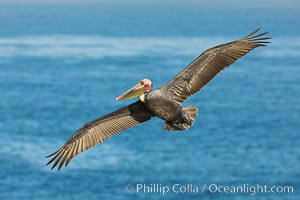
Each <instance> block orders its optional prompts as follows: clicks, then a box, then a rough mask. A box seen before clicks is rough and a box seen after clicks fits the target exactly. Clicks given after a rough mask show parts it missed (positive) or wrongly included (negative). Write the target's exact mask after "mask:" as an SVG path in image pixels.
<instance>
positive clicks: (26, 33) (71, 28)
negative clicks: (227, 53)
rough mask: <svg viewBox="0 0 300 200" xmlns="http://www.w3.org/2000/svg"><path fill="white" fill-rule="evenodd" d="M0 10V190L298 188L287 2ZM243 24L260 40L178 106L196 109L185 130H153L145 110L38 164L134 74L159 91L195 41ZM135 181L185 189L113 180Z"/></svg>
mask: <svg viewBox="0 0 300 200" xmlns="http://www.w3.org/2000/svg"><path fill="white" fill-rule="evenodd" d="M0 10H1V14H0V24H1V25H2V26H4V25H5V27H6V29H2V30H0V68H1V73H0V94H1V101H0V110H1V115H0V119H1V120H0V136H1V141H0V165H1V169H0V177H1V185H0V197H1V199H21V198H22V199H53V198H56V199H86V198H88V199H100V198H103V199H200V198H201V199H215V198H221V199H247V198H249V199H250V198H252V197H253V196H252V195H250V194H249V193H247V194H216V193H211V192H209V190H208V188H205V191H204V192H203V193H202V192H201V190H202V187H203V186H204V185H205V184H206V186H209V185H210V184H218V185H229V186H231V185H233V186H238V185H243V184H249V185H256V184H260V185H267V186H273V185H277V186H293V188H294V192H293V194H282V193H281V194H270V193H268V194H257V195H255V197H259V198H263V199H272V200H273V199H298V198H299V196H300V194H299V192H298V188H300V185H299V181H298V180H299V178H300V177H299V172H300V169H299V166H300V165H299V164H300V157H299V155H300V148H299V142H300V138H299V130H300V123H299V118H300V106H299V100H300V92H299V84H300V73H299V72H300V68H299V67H300V66H299V64H300V37H299V36H298V35H297V33H298V32H299V30H300V27H299V25H297V24H295V18H297V17H299V13H298V12H297V11H293V10H292V11H290V12H287V13H286V14H285V15H282V13H284V12H283V11H276V10H272V11H270V12H263V11H257V13H254V14H253V13H251V12H250V11H247V10H241V11H235V12H232V13H230V12H225V11H221V12H219V13H218V14H217V15H214V14H215V13H214V14H213V13H208V11H205V10H201V12H199V11H198V10H197V9H195V8H188V7H184V8H175V7H171V8H170V10H168V11H166V10H164V8H155V7H154V6H151V7H150V8H149V9H145V8H136V7H133V8H129V7H125V8H124V9H120V8H117V7H113V6H112V7H88V6H87V7H77V6H75V7H64V6H57V7H55V6H49V7H45V6H38V7H37V6H32V7H20V6H7V7H2V8H0ZM120 10H122V12H121V11H120ZM119 11H120V12H119ZM177 11H182V12H183V13H180V12H177ZM187 12H188V13H189V15H184V13H187ZM53 14H55V15H53ZM137 16H140V17H139V18H137ZM205 16H209V18H205ZM224 16H226V17H224ZM241 16H244V18H241ZM196 18H197V19H199V20H200V22H201V23H200V22H199V23H200V24H201V26H198V24H197V23H198V22H197V20H196ZM176 24H177V26H175V25H176ZM257 26H262V27H263V31H270V36H272V37H273V39H272V44H270V45H269V46H267V47H263V48H258V49H256V50H254V51H253V52H251V53H250V54H249V55H247V56H246V57H244V58H242V59H241V60H239V61H238V62H236V63H235V64H234V65H233V66H232V67H230V68H228V69H226V70H225V71H224V72H222V74H221V75H220V76H218V77H216V79H214V80H213V81H212V82H211V84H209V85H208V86H206V87H205V89H203V91H201V93H199V94H197V95H195V96H193V97H192V98H190V99H189V101H187V102H186V103H185V104H184V105H196V106H198V108H199V116H198V117H197V119H196V123H195V125H194V126H193V127H192V128H191V129H190V130H189V131H187V132H164V131H163V130H162V126H163V122H162V121H161V120H160V119H153V120H152V121H149V122H147V123H145V124H142V125H140V126H138V127H135V128H132V129H130V130H128V131H126V132H123V133H120V134H118V135H116V136H114V137H112V138H111V139H109V140H107V141H106V142H104V143H103V144H101V145H98V146H96V147H94V148H92V149H90V150H88V151H86V152H84V153H82V154H80V155H79V156H77V157H76V158H75V159H74V160H72V162H71V164H70V165H69V166H68V167H67V168H64V169H62V171H60V172H56V171H50V169H49V167H45V166H44V164H45V163H46V159H44V157H45V156H46V155H48V154H49V153H52V152H53V151H55V150H56V149H57V148H59V147H61V145H63V144H64V142H65V141H66V140H67V139H68V138H69V137H71V136H72V134H73V133H74V132H75V131H76V130H77V129H78V128H79V127H81V126H82V125H83V124H84V123H85V122H87V121H90V120H92V119H95V118H97V117H99V116H101V115H104V114H106V113H109V112H111V111H113V110H115V109H117V108H119V107H121V106H125V105H127V104H129V103H130V102H132V101H118V102H117V101H115V100H114V99H115V97H116V96H117V95H119V94H120V93H122V92H124V91H125V90H127V89H128V88H129V87H131V86H132V85H133V84H135V83H136V82H137V81H139V80H140V79H142V78H145V77H147V78H149V79H151V80H152V81H153V82H154V87H155V88H157V87H160V86H161V85H163V84H164V83H165V82H166V81H168V80H169V79H171V78H172V77H173V76H174V75H176V74H177V73H178V72H179V71H180V70H181V69H182V68H183V67H185V66H186V65H187V64H188V63H189V62H191V61H192V60H193V59H194V58H195V57H197V56H198V55H199V54H200V53H201V52H202V51H204V50H205V49H207V48H209V47H212V46H214V45H218V44H221V43H225V42H228V41H231V40H234V39H237V38H239V37H242V36H244V35H246V34H247V33H249V32H251V31H252V30H254V29H255V28H256V27H257ZM192 27H193V28H194V29H191V28H192ZM140 183H141V184H147V185H148V186H149V185H150V184H161V186H169V187H171V186H173V185H174V184H177V183H178V184H179V185H180V186H181V185H182V186H186V185H187V184H193V185H194V186H199V192H198V193H192V192H184V193H181V194H177V193H174V192H169V193H167V194H166V195H164V196H162V194H161V193H150V194H149V193H147V192H146V193H144V192H138V193H137V192H126V190H125V189H124V188H125V187H126V188H128V186H129V188H130V185H131V186H133V187H135V186H136V185H137V184H140ZM128 184H130V185H128Z"/></svg>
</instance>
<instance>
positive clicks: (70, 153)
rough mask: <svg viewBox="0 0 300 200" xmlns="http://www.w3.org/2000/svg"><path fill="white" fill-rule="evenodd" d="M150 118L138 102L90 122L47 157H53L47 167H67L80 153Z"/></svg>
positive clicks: (150, 114) (149, 114)
mask: <svg viewBox="0 0 300 200" xmlns="http://www.w3.org/2000/svg"><path fill="white" fill-rule="evenodd" d="M151 117H152V113H150V112H149V111H148V110H147V108H146V107H145V105H144V104H143V103H142V102H140V101H138V102H135V103H133V104H130V105H128V106H126V107H123V108H121V109H119V110H117V111H115V112H112V113H110V114H108V115H106V116H103V117H101V118H99V119H96V120H94V121H91V122H89V123H87V124H85V125H84V126H83V127H82V128H80V129H79V130H78V131H77V132H76V133H75V134H74V135H73V136H72V137H71V138H70V139H69V140H68V142H67V143H66V144H64V146H62V147H61V148H60V149H59V150H58V151H56V152H55V153H53V154H51V155H49V156H47V157H52V156H53V158H52V159H51V160H50V161H49V162H48V163H47V165H48V164H50V163H52V162H54V163H53V166H52V168H51V169H53V168H55V167H56V166H57V165H58V169H60V168H61V167H62V166H63V165H64V164H65V166H67V165H68V164H69V162H70V161H71V159H72V158H73V157H74V156H76V155H77V154H79V153H81V152H82V151H84V150H86V149H89V148H91V147H93V146H95V145H96V144H99V143H101V142H104V141H105V140H106V139H108V138H109V137H111V136H112V135H114V134H116V133H119V132H121V131H124V130H126V129H128V128H131V127H133V126H136V125H138V124H139V123H142V122H145V121H147V120H149V119H150V118H151Z"/></svg>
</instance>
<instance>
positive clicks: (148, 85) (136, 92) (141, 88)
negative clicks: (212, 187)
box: [116, 79, 152, 100]
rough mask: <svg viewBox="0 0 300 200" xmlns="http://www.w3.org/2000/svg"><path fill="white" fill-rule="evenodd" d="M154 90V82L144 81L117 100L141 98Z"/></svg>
mask: <svg viewBox="0 0 300 200" xmlns="http://www.w3.org/2000/svg"><path fill="white" fill-rule="evenodd" d="M151 89H152V82H151V81H150V80H149V79H143V80H141V81H140V82H139V83H138V84H136V85H135V86H133V87H132V88H130V89H129V90H128V91H126V92H125V93H123V94H122V95H120V96H118V97H117V98H116V100H125V99H131V98H135V97H140V96H142V95H143V94H145V93H148V92H150V91H151Z"/></svg>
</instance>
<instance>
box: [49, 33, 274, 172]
mask: <svg viewBox="0 0 300 200" xmlns="http://www.w3.org/2000/svg"><path fill="white" fill-rule="evenodd" d="M258 31H259V29H257V30H255V31H254V32H252V33H250V34H249V35H247V36H246V37H244V38H242V39H239V40H235V41H232V42H229V43H226V44H223V45H219V46H216V47H213V48H210V49H208V50H206V51H205V52H203V53H202V54H201V55H200V56H199V57H197V58H196V59H195V60H194V61H193V62H192V63H191V64H189V65H188V66H187V67H186V68H185V69H184V70H182V71H181V72H180V73H179V74H177V75H176V76H175V77H174V78H173V79H171V80H170V81H169V82H167V83H166V84H165V85H163V86H162V87H160V88H158V89H156V90H153V91H152V82H151V81H150V80H149V79H143V80H141V81H140V82H138V83H137V84H136V85H135V86H133V87H132V88H131V89H129V90H128V91H126V92H125V93H124V94H122V95H120V96H118V97H117V98H116V100H126V99H131V98H136V97H139V100H138V101H136V102H135V103H132V104H130V105H128V106H125V107H123V108H120V109H118V110H116V111H114V112H112V113H110V114H108V115H105V116H103V117H100V118H98V119H96V120H94V121H91V122H88V123H87V124H85V125H84V126H83V127H81V128H80V129H79V130H78V131H77V132H76V133H75V134H74V135H73V136H72V137H71V138H70V139H69V140H68V141H67V142H66V143H65V144H64V145H63V146H62V147H61V148H60V149H58V150H57V151H56V152H54V153H52V154H51V155H49V156H47V157H52V158H51V159H50V161H49V162H48V163H47V165H48V164H50V163H52V162H53V165H52V168H51V169H53V168H55V167H56V166H58V170H59V169H60V168H61V167H62V166H63V165H65V166H67V165H68V164H69V162H70V161H71V159H72V158H74V157H75V156H76V155H77V154H79V153H81V152H82V151H84V150H86V149H89V148H91V147H93V146H95V145H96V144H99V143H101V142H104V141H105V140H106V139H108V138H110V137H111V136H113V135H114V134H116V133H119V132H122V131H124V130H126V129H129V128H131V127H134V126H136V125H138V124H140V123H143V122H145V121H148V120H150V119H151V118H152V117H155V116H156V117H159V118H161V119H162V120H164V122H165V123H164V126H163V129H164V130H167V131H170V130H175V131H177V130H187V129H189V128H190V127H191V126H192V125H193V124H194V122H195V117H196V116H197V112H198V109H197V108H196V107H194V106H187V107H185V108H182V107H181V104H182V103H183V102H184V101H185V100H186V99H187V98H188V97H190V96H192V95H193V94H195V93H196V92H198V91H199V90H201V89H202V88H203V87H204V86H205V85H206V84H207V83H208V82H210V80H212V79H213V78H214V77H215V76H216V75H217V74H218V73H219V72H220V71H222V70H223V69H224V68H225V67H227V66H229V65H231V64H232V63H234V62H235V61H236V60H238V59H239V58H240V57H242V56H244V55H246V54H247V53H248V52H249V51H251V50H253V49H254V48H256V47H259V46H265V44H266V43H269V42H268V39H270V38H268V37H262V36H264V35H265V34H267V32H266V33H261V34H256V33H257V32H258Z"/></svg>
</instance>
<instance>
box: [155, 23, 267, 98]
mask: <svg viewBox="0 0 300 200" xmlns="http://www.w3.org/2000/svg"><path fill="white" fill-rule="evenodd" d="M258 31H259V29H257V30H255V31H254V32H252V33H250V34H249V35H247V36H246V37H244V38H242V39H239V40H236V41H233V42H229V43H226V44H223V45H219V46H216V47H213V48H211V49H208V50H206V51H205V52H203V53H202V54H201V55H200V56H199V57H198V58H196V59H195V60H194V61H193V62H192V63H191V64H190V65H189V66H187V67H186V68H185V69H184V70H182V71H181V72H180V73H179V74H177V75H176V76H175V77H174V78H173V79H172V80H170V81H169V82H168V83H167V84H165V85H164V86H163V87H161V88H160V90H161V91H162V92H163V93H165V94H167V95H169V96H170V97H171V98H173V99H174V100H175V101H177V102H178V103H182V102H184V101H185V100H186V99H187V98H188V97H189V96H191V95H193V94H195V93H196V92H198V91H199V90H200V89H201V88H202V87H204V86H205V85H206V84H207V83H208V82H209V81H210V80H212V79H213V78H214V77H215V76H216V75H217V74H218V73H219V72H220V71H222V70H223V69H224V68H225V67H227V66H229V65H230V64H232V63H234V62H235V61H236V60H237V59H239V58H240V57H242V56H244V55H246V54H247V53H248V52H249V51H251V50H252V49H254V48H256V47H259V46H265V44H266V43H269V42H268V41H267V40H268V39H271V38H268V37H262V36H264V35H266V34H267V33H268V32H265V33H261V34H256V33H257V32H258Z"/></svg>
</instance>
